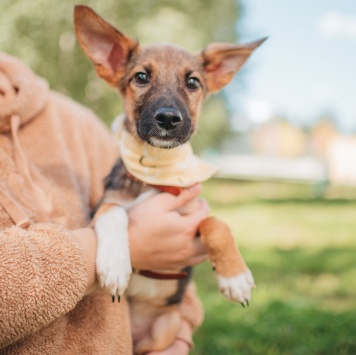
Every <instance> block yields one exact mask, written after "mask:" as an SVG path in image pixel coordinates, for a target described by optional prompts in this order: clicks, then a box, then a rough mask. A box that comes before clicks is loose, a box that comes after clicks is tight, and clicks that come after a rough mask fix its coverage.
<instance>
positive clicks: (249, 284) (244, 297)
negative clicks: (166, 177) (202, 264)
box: [216, 270, 255, 307]
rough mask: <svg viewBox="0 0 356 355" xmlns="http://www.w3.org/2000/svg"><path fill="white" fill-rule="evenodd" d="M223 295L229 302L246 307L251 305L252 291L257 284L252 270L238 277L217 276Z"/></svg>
mask: <svg viewBox="0 0 356 355" xmlns="http://www.w3.org/2000/svg"><path fill="white" fill-rule="evenodd" d="M216 277H217V279H218V285H219V289H220V291H221V293H222V294H223V295H224V296H225V297H226V298H227V299H229V300H232V301H235V302H239V303H241V305H242V306H243V307H244V306H245V305H247V306H248V305H249V301H250V298H251V289H252V288H253V287H255V282H254V280H253V276H252V273H251V271H250V270H247V271H245V272H243V273H242V274H239V275H237V276H232V277H225V276H222V275H219V274H217V275H216Z"/></svg>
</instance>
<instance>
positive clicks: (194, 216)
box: [182, 199, 210, 229]
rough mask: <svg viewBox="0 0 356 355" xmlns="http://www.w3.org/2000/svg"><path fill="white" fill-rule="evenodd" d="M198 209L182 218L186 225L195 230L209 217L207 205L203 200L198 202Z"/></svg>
mask: <svg viewBox="0 0 356 355" xmlns="http://www.w3.org/2000/svg"><path fill="white" fill-rule="evenodd" d="M199 203H200V208H198V209H196V210H195V211H194V212H192V213H190V214H188V215H185V216H183V217H182V218H183V219H184V220H185V223H186V225H190V226H192V228H194V229H197V228H198V226H199V224H200V223H201V222H202V221H203V220H204V219H205V218H207V217H208V216H209V212H210V209H209V205H208V203H207V202H206V201H205V200H204V199H200V200H199Z"/></svg>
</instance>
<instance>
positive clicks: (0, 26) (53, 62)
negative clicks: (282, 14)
mask: <svg viewBox="0 0 356 355" xmlns="http://www.w3.org/2000/svg"><path fill="white" fill-rule="evenodd" d="M76 3H78V1H71V0H67V1H56V2H54V1H48V0H31V1H25V0H17V1H14V0H0V6H1V15H0V16H1V17H0V19H1V20H0V34H1V35H0V49H1V50H2V51H4V52H7V53H9V54H12V55H15V56H17V57H19V58H20V59H21V60H23V61H24V62H26V63H27V64H28V65H29V66H30V67H31V68H32V69H33V70H34V71H35V72H36V73H38V74H39V75H41V76H43V77H45V78H46V79H47V80H48V81H49V83H50V86H51V88H52V89H54V90H57V91H60V92H62V93H64V94H66V95H69V96H70V97H72V98H73V99H75V100H77V101H79V102H81V103H83V104H84V105H86V106H89V107H91V108H92V109H93V110H94V111H95V112H96V113H97V114H98V115H99V117H101V118H102V119H103V121H104V122H105V123H107V124H109V123H110V122H111V120H112V119H113V117H115V116H116V115H117V114H118V113H119V112H121V111H122V108H121V103H120V99H119V98H118V96H117V94H116V92H115V90H113V89H112V88H109V87H108V86H107V85H106V83H104V82H103V81H102V80H100V79H98V78H97V77H96V74H95V72H94V69H93V66H92V64H91V63H90V62H89V60H88V59H87V58H86V57H85V56H84V54H83V53H82V51H81V50H80V48H79V46H78V44H77V43H76V38H75V34H74V29H73V7H74V5H75V4H76ZM81 3H83V4H86V5H89V6H91V7H92V8H93V9H94V10H95V11H97V12H98V13H99V14H100V15H101V16H102V17H104V18H105V19H107V20H108V21H110V22H111V23H113V24H114V25H115V26H116V27H118V28H119V29H120V30H122V31H123V32H125V33H127V34H128V35H130V36H131V37H133V38H135V39H138V40H139V41H140V43H141V44H143V45H145V44H150V43H154V42H172V43H176V44H178V45H181V46H183V47H184V48H186V49H188V50H192V51H198V50H200V49H202V48H204V47H205V46H206V45H207V44H209V43H210V42H214V41H221V42H236V40H237V33H236V22H237V20H238V18H239V15H240V6H239V3H238V0H225V1H224V3H223V5H222V3H221V2H218V1H214V0H195V1H191V0H180V1H171V0H145V1H142V0H120V1H117V0H105V1H94V0H91V1H85V0H84V1H83V0H82V1H81ZM228 116H229V113H228V110H227V106H226V104H225V102H224V97H223V95H221V94H220V95H214V96H212V97H211V98H210V99H209V100H208V102H206V103H205V105H204V107H203V112H202V117H201V118H202V119H201V120H200V123H201V124H200V128H199V133H198V135H197V138H196V144H195V148H197V149H198V150H203V149H204V148H205V147H207V146H212V145H213V146H215V147H216V146H218V145H219V143H220V142H221V140H222V139H223V137H224V136H225V134H226V132H228V130H229V120H228Z"/></svg>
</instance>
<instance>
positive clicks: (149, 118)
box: [137, 107, 193, 149]
mask: <svg viewBox="0 0 356 355" xmlns="http://www.w3.org/2000/svg"><path fill="white" fill-rule="evenodd" d="M192 132H193V125H192V120H191V119H190V117H189V115H188V112H186V111H184V112H183V113H182V112H181V110H178V109H176V108H174V107H160V108H158V109H157V110H155V111H154V112H153V114H151V115H145V112H142V114H141V117H140V119H139V120H138V122H137V133H138V136H139V137H140V138H141V139H142V140H143V141H144V142H147V143H149V144H150V145H152V146H153V147H156V148H163V149H172V148H175V147H178V146H180V145H182V144H184V143H186V142H187V141H188V140H189V139H190V136H191V134H192Z"/></svg>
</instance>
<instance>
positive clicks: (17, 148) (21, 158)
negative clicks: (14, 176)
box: [0, 115, 49, 228]
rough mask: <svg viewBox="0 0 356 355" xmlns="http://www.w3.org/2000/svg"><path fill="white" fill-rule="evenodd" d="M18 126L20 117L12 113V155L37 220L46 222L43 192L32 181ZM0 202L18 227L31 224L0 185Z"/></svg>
mask: <svg viewBox="0 0 356 355" xmlns="http://www.w3.org/2000/svg"><path fill="white" fill-rule="evenodd" d="M19 127H20V117H19V116H18V115H13V116H12V117H11V134H12V140H13V144H14V155H15V161H16V164H17V167H18V169H19V172H20V174H21V175H22V177H23V179H24V183H25V188H26V189H27V191H29V192H30V195H31V197H32V201H31V202H32V207H33V209H34V210H35V214H36V220H37V222H48V221H49V217H48V214H47V212H46V208H45V206H46V204H45V195H44V192H43V191H42V190H41V189H40V188H39V187H38V186H37V185H36V184H35V183H34V181H33V179H32V176H31V172H30V168H29V165H28V162H27V159H26V156H25V154H24V152H23V150H22V148H21V145H20V142H19V138H18V130H19ZM0 202H1V204H2V206H3V207H4V208H5V209H6V211H7V213H8V214H9V215H10V216H11V218H12V219H13V221H14V222H15V224H16V225H17V226H19V227H23V228H26V227H28V226H29V225H30V224H31V220H30V218H29V217H28V216H27V214H26V213H25V212H24V210H23V209H22V208H21V206H20V205H19V204H18V203H17V202H16V201H15V200H14V199H13V198H12V197H11V196H10V195H9V193H8V192H6V191H5V190H4V189H3V188H1V187H0Z"/></svg>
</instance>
